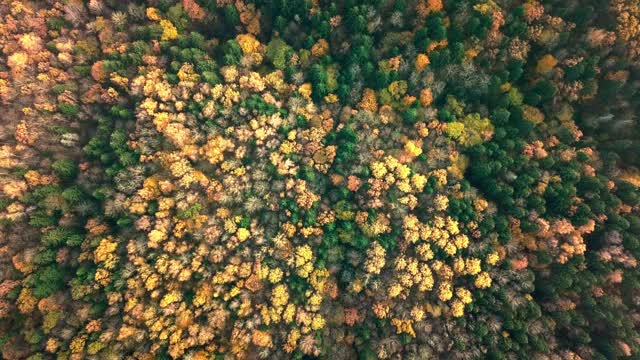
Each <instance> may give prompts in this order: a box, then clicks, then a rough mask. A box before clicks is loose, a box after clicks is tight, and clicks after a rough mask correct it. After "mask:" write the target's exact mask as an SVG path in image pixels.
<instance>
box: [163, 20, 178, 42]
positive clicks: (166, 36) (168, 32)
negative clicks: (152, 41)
mask: <svg viewBox="0 0 640 360" xmlns="http://www.w3.org/2000/svg"><path fill="white" fill-rule="evenodd" d="M160 26H161V27H162V36H161V37H160V40H173V39H176V38H177V37H178V29H176V27H175V25H173V23H172V22H171V21H169V20H160Z"/></svg>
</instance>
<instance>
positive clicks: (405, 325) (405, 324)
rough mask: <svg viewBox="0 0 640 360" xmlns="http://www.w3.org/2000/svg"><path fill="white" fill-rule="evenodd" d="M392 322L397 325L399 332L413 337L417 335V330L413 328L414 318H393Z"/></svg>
mask: <svg viewBox="0 0 640 360" xmlns="http://www.w3.org/2000/svg"><path fill="white" fill-rule="evenodd" d="M391 324H392V325H393V326H395V327H396V333H397V334H408V335H409V336H411V337H416V332H415V331H414V330H413V320H400V319H395V318H394V319H391Z"/></svg>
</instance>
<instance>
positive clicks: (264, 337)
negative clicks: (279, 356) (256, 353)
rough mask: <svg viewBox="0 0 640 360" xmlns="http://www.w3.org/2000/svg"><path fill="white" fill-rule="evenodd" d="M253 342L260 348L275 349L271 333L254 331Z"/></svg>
mask: <svg viewBox="0 0 640 360" xmlns="http://www.w3.org/2000/svg"><path fill="white" fill-rule="evenodd" d="M251 342H253V343H254V344H255V345H257V346H259V347H267V348H270V347H273V341H272V339H271V334H270V333H269V331H261V330H257V329H256V330H253V334H252V335H251Z"/></svg>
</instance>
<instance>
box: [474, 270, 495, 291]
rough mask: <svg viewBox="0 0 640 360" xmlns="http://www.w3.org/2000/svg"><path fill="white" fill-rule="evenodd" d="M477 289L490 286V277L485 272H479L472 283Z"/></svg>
mask: <svg viewBox="0 0 640 360" xmlns="http://www.w3.org/2000/svg"><path fill="white" fill-rule="evenodd" d="M473 284H474V285H475V286H476V287H477V288H479V289H485V288H488V287H489V286H491V276H489V273H487V272H481V273H480V274H479V275H478V276H477V277H476V280H475V281H474V283H473Z"/></svg>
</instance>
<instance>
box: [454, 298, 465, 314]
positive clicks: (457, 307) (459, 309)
mask: <svg viewBox="0 0 640 360" xmlns="http://www.w3.org/2000/svg"><path fill="white" fill-rule="evenodd" d="M451 315H453V317H461V316H462V315H464V304H463V303H462V301H460V300H453V302H452V303H451Z"/></svg>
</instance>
